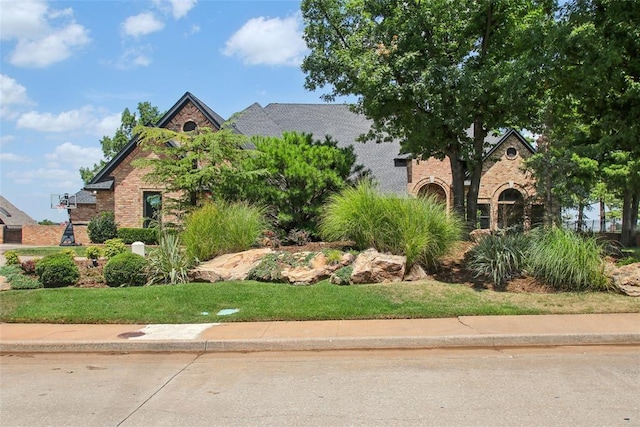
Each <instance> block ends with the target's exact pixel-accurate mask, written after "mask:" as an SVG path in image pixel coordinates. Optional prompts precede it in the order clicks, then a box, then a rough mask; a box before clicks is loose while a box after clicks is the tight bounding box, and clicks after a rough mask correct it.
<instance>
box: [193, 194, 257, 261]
mask: <svg viewBox="0 0 640 427" xmlns="http://www.w3.org/2000/svg"><path fill="white" fill-rule="evenodd" d="M267 225H268V224H267V221H266V219H265V215H264V210H263V209H262V208H259V207H256V206H253V205H250V204H248V203H244V202H233V203H230V202H225V201H219V202H215V203H208V204H206V205H204V206H202V207H201V208H198V209H197V210H195V211H194V212H192V213H191V214H190V215H189V216H188V217H187V219H186V221H185V228H184V231H183V232H182V235H181V237H182V241H183V242H184V243H185V245H186V247H187V255H188V256H189V258H190V259H196V260H199V261H206V260H209V259H212V258H214V257H216V256H218V255H221V254H224V253H230V252H239V251H244V250H247V249H249V248H250V247H251V246H252V245H254V244H255V243H256V242H257V240H258V238H259V237H260V236H261V235H262V233H263V231H264V230H265V229H266V228H268V227H267Z"/></svg>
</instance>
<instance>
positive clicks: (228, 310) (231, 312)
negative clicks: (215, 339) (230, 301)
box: [218, 308, 240, 316]
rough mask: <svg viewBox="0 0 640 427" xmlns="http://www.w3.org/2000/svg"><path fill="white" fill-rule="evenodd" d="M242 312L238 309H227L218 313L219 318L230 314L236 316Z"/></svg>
mask: <svg viewBox="0 0 640 427" xmlns="http://www.w3.org/2000/svg"><path fill="white" fill-rule="evenodd" d="M239 311H240V310H239V309H237V308H225V309H223V310H220V311H219V312H218V316H228V315H230V314H236V313H237V312H239Z"/></svg>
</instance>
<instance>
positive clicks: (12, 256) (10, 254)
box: [4, 251, 20, 265]
mask: <svg viewBox="0 0 640 427" xmlns="http://www.w3.org/2000/svg"><path fill="white" fill-rule="evenodd" d="M4 259H5V261H6V264H7V265H18V264H20V257H19V256H18V253H17V252H16V251H6V252H5V253H4Z"/></svg>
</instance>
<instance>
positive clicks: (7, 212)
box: [0, 196, 37, 227]
mask: <svg viewBox="0 0 640 427" xmlns="http://www.w3.org/2000/svg"><path fill="white" fill-rule="evenodd" d="M0 224H5V225H8V226H13V227H17V226H21V225H25V224H37V222H36V220H35V219H33V218H31V217H30V216H29V215H27V214H26V213H24V212H23V211H21V210H20V209H18V208H17V207H15V206H14V205H13V204H12V203H11V202H9V201H8V200H7V199H5V198H4V197H2V196H0Z"/></svg>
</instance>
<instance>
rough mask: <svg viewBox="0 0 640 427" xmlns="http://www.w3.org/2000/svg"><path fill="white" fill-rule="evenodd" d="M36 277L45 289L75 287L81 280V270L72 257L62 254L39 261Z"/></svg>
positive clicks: (48, 256)
mask: <svg viewBox="0 0 640 427" xmlns="http://www.w3.org/2000/svg"><path fill="white" fill-rule="evenodd" d="M36 275H37V276H38V278H39V280H40V282H41V283H42V285H43V286H44V287H45V288H58V287H64V286H71V285H74V284H75V283H76V282H77V281H78V279H79V278H80V270H79V269H78V266H77V265H76V264H75V263H74V261H73V257H72V256H70V255H69V254H67V253H64V252H60V253H56V254H51V255H46V256H45V257H43V258H42V259H41V260H39V261H38V262H37V263H36Z"/></svg>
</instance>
